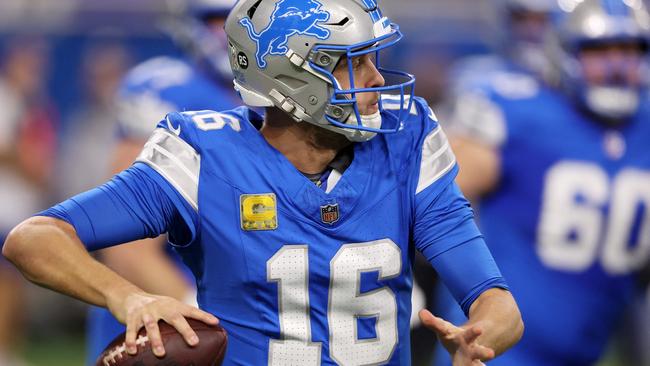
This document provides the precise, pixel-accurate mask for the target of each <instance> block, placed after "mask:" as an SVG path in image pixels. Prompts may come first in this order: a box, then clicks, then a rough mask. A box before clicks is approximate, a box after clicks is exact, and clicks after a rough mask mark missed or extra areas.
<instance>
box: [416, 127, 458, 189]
mask: <svg viewBox="0 0 650 366" xmlns="http://www.w3.org/2000/svg"><path fill="white" fill-rule="evenodd" d="M455 163H456V157H455V156H454V153H453V151H451V147H450V146H449V141H447V136H445V133H444V131H442V129H441V128H440V126H438V127H436V129H435V130H433V131H432V132H431V133H429V135H428V136H427V137H426V139H425V140H424V143H423V144H422V161H421V163H420V177H419V179H418V186H417V188H416V189H415V194H418V193H420V192H422V191H423V190H425V189H426V188H427V187H429V186H430V185H431V184H433V183H434V182H435V181H437V180H438V179H440V177H442V176H443V175H444V174H445V173H447V172H448V171H449V170H451V168H453V167H454V164H455Z"/></svg>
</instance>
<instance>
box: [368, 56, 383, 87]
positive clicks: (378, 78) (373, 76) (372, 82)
mask: <svg viewBox="0 0 650 366" xmlns="http://www.w3.org/2000/svg"><path fill="white" fill-rule="evenodd" d="M367 65H368V70H367V72H368V75H369V76H368V83H367V84H366V87H367V88H377V87H381V86H384V85H386V80H385V79H384V76H383V75H382V74H381V72H379V70H378V69H377V66H376V65H375V64H374V62H368V63H367Z"/></svg>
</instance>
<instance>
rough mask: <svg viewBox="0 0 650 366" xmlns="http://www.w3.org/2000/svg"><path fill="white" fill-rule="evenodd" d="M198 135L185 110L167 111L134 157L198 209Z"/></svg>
mask: <svg viewBox="0 0 650 366" xmlns="http://www.w3.org/2000/svg"><path fill="white" fill-rule="evenodd" d="M199 146H200V143H199V134H198V132H197V131H196V127H195V124H194V123H193V121H192V120H191V115H190V114H188V113H176V112H174V113H170V114H168V115H167V116H166V117H165V119H164V120H162V121H161V122H160V123H159V124H158V126H157V128H156V129H155V130H154V132H153V133H152V134H151V137H149V140H148V141H147V142H146V143H145V145H144V147H143V149H142V152H141V153H140V155H138V157H137V158H136V162H141V163H144V164H146V165H148V166H149V167H151V168H152V169H153V170H155V171H156V172H157V173H158V174H160V176H162V177H163V178H164V179H165V181H167V183H168V184H170V185H171V186H172V187H173V188H174V189H175V190H176V192H178V194H180V195H181V196H182V197H183V199H184V200H185V202H187V204H189V205H190V206H191V207H192V208H193V209H194V210H195V211H198V208H199V205H198V187H199V173H200V169H201V155H200V153H199V151H200V148H199Z"/></svg>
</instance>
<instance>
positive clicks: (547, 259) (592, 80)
mask: <svg viewBox="0 0 650 366" xmlns="http://www.w3.org/2000/svg"><path fill="white" fill-rule="evenodd" d="M562 4H563V11H565V12H566V13H565V14H563V16H561V18H560V19H559V21H558V24H557V26H556V29H555V30H554V31H553V32H552V33H550V34H549V37H548V38H547V40H546V42H548V43H546V44H545V49H546V50H547V52H548V53H547V61H549V63H548V65H549V66H550V69H548V70H547V71H550V72H544V73H542V74H544V76H545V78H544V79H543V80H541V79H539V78H536V77H534V75H539V74H531V73H530V72H518V71H517V70H508V71H507V72H503V71H501V72H497V73H493V74H489V75H488V77H486V78H483V79H480V78H476V79H475V80H476V82H475V83H472V84H471V85H467V86H465V87H463V88H461V90H462V91H463V94H462V95H459V96H458V103H457V104H456V109H455V114H454V118H453V127H454V135H455V136H454V138H453V139H452V144H453V145H454V151H455V153H456V156H457V159H458V162H459V165H460V175H459V177H458V182H459V185H460V186H461V188H462V189H463V191H464V192H465V194H466V195H468V196H469V197H470V198H473V199H475V200H477V199H480V200H481V207H480V209H481V212H480V221H481V227H482V229H483V233H484V235H485V237H486V241H487V242H488V245H489V246H490V249H491V250H492V253H493V255H494V258H495V260H496V261H497V263H498V264H499V267H500V268H501V271H502V273H503V275H504V276H505V277H506V278H507V279H508V283H509V285H510V289H511V290H512V293H513V295H514V296H515V298H516V299H517V301H518V304H519V306H520V309H521V312H522V315H523V317H524V322H525V324H526V330H525V333H524V337H523V339H522V341H521V342H520V343H519V344H518V345H516V346H515V347H513V348H512V349H511V350H510V351H508V352H507V353H506V354H504V355H502V356H501V357H499V358H497V359H495V360H494V361H491V362H490V365H496V366H499V365H507V366H510V365H512V366H515V365H516V366H519V365H526V366H536V365H540V366H542V365H576V366H581V365H585V366H586V365H593V364H594V363H596V362H597V361H598V360H599V359H600V357H601V356H602V353H603V351H604V350H605V346H606V345H607V343H608V341H609V339H610V337H611V336H612V334H613V332H614V330H615V329H616V328H617V326H618V324H619V323H620V321H621V320H622V315H623V313H624V310H625V308H626V306H628V305H629V304H630V303H631V302H632V300H633V299H634V294H635V292H637V290H638V287H637V283H636V280H635V273H636V272H638V271H639V270H640V269H641V268H642V267H643V266H644V264H646V263H647V261H648V257H649V255H650V236H649V235H648V233H649V231H648V230H650V220H649V217H650V212H649V211H648V208H649V207H650V149H649V148H648V143H647V142H648V141H650V123H648V122H649V121H650V99H649V98H648V95H647V85H644V84H643V82H642V80H643V74H642V73H643V71H644V70H645V68H646V67H647V65H646V62H647V51H648V45H649V44H648V36H649V34H648V32H649V30H650V28H649V27H650V22H648V19H650V18H649V16H648V13H647V12H646V10H645V9H644V7H643V6H642V4H641V2H639V1H636V2H635V1H627V0H607V1H601V0H583V1H581V2H573V1H567V2H563V3H562ZM495 75H496V76H495ZM438 293H439V298H438V304H437V306H438V308H437V311H438V313H440V314H441V315H442V316H443V317H446V318H447V319H455V321H456V322H458V323H463V322H464V321H465V320H464V316H463V314H462V313H461V312H460V309H459V307H458V305H457V304H456V303H455V302H454V300H453V298H452V297H451V295H450V294H449V293H448V291H446V290H445V289H444V288H442V287H440V288H439V292H438ZM479 341H480V339H479ZM445 358H446V357H445V352H438V353H437V362H436V364H437V365H445V364H449V360H448V359H445Z"/></svg>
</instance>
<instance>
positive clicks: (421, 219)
mask: <svg viewBox="0 0 650 366" xmlns="http://www.w3.org/2000/svg"><path fill="white" fill-rule="evenodd" d="M433 192H435V191H433V190H431V191H429V192H427V191H424V192H422V193H421V194H419V195H418V196H416V222H415V226H414V232H413V236H414V241H415V245H416V248H417V249H418V250H419V251H420V252H421V253H422V254H423V255H424V256H425V257H426V258H427V260H428V261H429V263H431V265H432V266H433V267H434V268H435V269H436V271H437V272H438V274H439V276H440V278H441V279H442V280H443V282H444V283H445V285H446V286H447V288H448V289H449V290H450V292H451V294H452V295H453V296H454V298H455V299H456V301H457V302H458V304H459V305H460V306H461V308H462V309H463V312H464V313H465V315H468V313H469V309H470V306H471V305H472V303H473V302H474V300H476V298H478V296H479V295H480V294H481V293H483V292H484V291H485V290H487V289H489V288H494V287H499V288H504V289H507V288H508V287H507V284H506V282H505V279H504V278H503V276H502V275H501V272H500V271H499V268H498V267H497V265H496V263H495V261H494V259H493V258H492V254H491V253H490V251H489V249H488V248H487V245H486V244H485V241H484V240H483V237H482V235H481V233H480V231H479V230H478V228H477V226H476V223H475V222H474V214H473V211H472V209H471V208H470V206H469V203H468V202H467V200H466V199H465V197H463V194H462V193H461V192H460V189H459V188H458V186H457V185H456V184H455V183H454V182H451V183H449V184H448V185H447V186H446V187H445V188H444V189H443V190H442V191H440V193H438V194H433Z"/></svg>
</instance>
